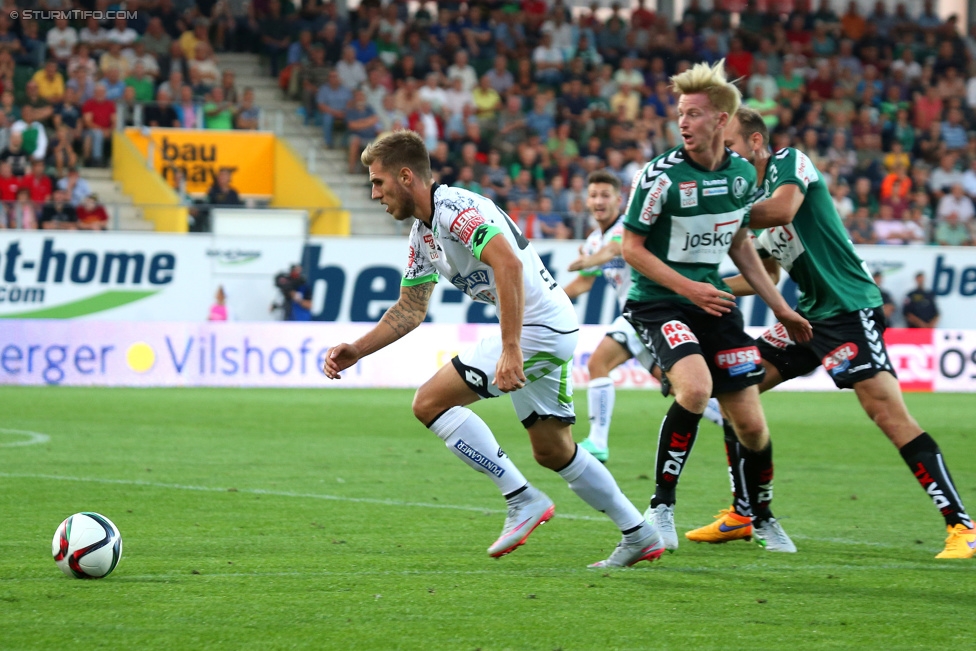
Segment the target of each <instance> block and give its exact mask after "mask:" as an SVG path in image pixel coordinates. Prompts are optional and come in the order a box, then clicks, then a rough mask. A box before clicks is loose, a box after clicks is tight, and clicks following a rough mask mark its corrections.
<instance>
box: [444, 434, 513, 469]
mask: <svg viewBox="0 0 976 651" xmlns="http://www.w3.org/2000/svg"><path fill="white" fill-rule="evenodd" d="M454 449H455V450H457V451H458V452H460V453H461V454H463V455H464V456H466V457H467V458H469V459H471V460H472V461H474V462H475V463H476V464H478V465H479V466H481V467H482V468H484V469H485V472H487V473H489V474H492V475H494V476H495V477H501V476H502V475H504V474H505V469H504V468H502V467H501V466H499V465H498V464H497V463H495V462H494V461H492V460H491V459H489V458H488V457H486V456H485V455H483V454H481V453H480V452H478V451H477V450H475V449H474V448H472V447H471V446H470V445H468V444H467V443H465V442H464V440H462V439H458V442H457V443H455V444H454Z"/></svg>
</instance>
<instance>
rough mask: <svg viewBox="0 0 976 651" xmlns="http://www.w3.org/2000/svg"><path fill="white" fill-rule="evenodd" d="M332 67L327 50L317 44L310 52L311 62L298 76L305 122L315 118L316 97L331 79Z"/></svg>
mask: <svg viewBox="0 0 976 651" xmlns="http://www.w3.org/2000/svg"><path fill="white" fill-rule="evenodd" d="M329 70H330V67H329V65H328V64H327V63H326V60H325V48H323V47H322V46H321V45H320V44H318V43H315V44H313V45H312V49H311V50H310V52H309V60H308V61H307V62H305V63H303V64H302V65H301V66H300V67H299V69H298V73H297V75H296V88H297V87H299V85H300V87H301V94H300V97H301V100H302V107H303V108H304V109H305V120H306V122H308V121H309V120H310V119H312V118H313V117H314V116H315V114H316V113H315V109H316V102H315V95H316V93H318V90H319V88H320V87H322V86H323V85H325V84H326V82H327V81H328V78H329Z"/></svg>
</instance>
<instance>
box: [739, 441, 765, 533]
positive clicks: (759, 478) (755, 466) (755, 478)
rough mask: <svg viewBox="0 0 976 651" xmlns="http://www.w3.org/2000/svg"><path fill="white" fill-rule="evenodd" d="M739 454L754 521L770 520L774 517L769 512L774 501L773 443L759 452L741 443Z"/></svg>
mask: <svg viewBox="0 0 976 651" xmlns="http://www.w3.org/2000/svg"><path fill="white" fill-rule="evenodd" d="M739 452H740V454H742V461H743V463H742V474H743V475H745V480H746V491H747V493H748V495H749V504H751V505H752V516H753V519H755V520H768V519H770V518H771V517H773V512H772V511H770V510H769V503H770V502H772V501H773V442H772V441H769V442H768V443H766V447H764V448H763V449H762V450H759V451H758V452H757V451H753V450H750V449H749V448H747V447H746V446H744V445H742V444H741V443H740V444H739Z"/></svg>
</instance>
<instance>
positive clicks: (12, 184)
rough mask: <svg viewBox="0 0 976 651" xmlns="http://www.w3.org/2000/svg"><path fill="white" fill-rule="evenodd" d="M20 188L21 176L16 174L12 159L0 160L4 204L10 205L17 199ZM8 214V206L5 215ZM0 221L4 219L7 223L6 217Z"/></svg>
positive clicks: (0, 195)
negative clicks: (11, 162)
mask: <svg viewBox="0 0 976 651" xmlns="http://www.w3.org/2000/svg"><path fill="white" fill-rule="evenodd" d="M18 190H20V177H19V176H17V175H15V174H14V171H13V166H12V165H11V164H10V160H9V159H2V160H0V201H2V202H3V204H4V206H9V205H10V204H11V203H12V202H13V201H16V199H17V191H18ZM28 196H29V194H28ZM6 214H7V213H6V208H4V212H3V216H4V217H6ZM0 221H3V225H5V224H6V221H5V219H4V220H0Z"/></svg>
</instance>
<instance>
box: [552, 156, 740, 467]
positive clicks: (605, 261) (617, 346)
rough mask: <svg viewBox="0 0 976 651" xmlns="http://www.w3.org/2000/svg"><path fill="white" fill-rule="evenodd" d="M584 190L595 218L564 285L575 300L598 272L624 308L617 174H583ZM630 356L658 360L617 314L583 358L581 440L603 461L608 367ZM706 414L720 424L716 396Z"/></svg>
mask: <svg viewBox="0 0 976 651" xmlns="http://www.w3.org/2000/svg"><path fill="white" fill-rule="evenodd" d="M586 192H587V195H586V207H587V208H588V209H589V211H590V214H591V215H593V218H594V219H595V220H596V223H597V228H595V229H593V232H592V233H590V236H589V237H587V238H586V241H585V242H583V246H581V247H580V256H579V257H578V258H577V259H576V260H573V262H572V263H571V264H570V265H569V270H570V271H578V272H579V275H578V276H577V277H576V278H574V279H573V280H572V281H571V282H570V283H569V284H567V285H566V286H565V287H563V289H565V290H566V293H567V294H568V295H569V297H570V298H571V299H574V298H576V297H577V296H580V295H582V294H585V293H586V292H588V291H590V290H591V289H592V288H593V283H594V282H595V281H596V279H597V277H599V276H603V278H604V279H605V280H606V282H607V285H609V286H610V288H611V289H612V290H613V291H614V292H615V293H616V294H617V301H618V304H619V306H620V309H621V310H623V307H624V303H625V302H626V301H627V293H628V292H629V291H630V284H631V268H630V265H628V264H627V263H626V262H624V258H623V256H622V255H621V252H620V248H621V242H622V240H623V234H624V217H623V215H621V214H620V200H621V196H620V179H619V178H617V177H616V176H615V175H614V174H611V173H610V172H607V171H606V170H597V171H595V172H593V173H591V174H590V176H589V177H588V178H587V180H586ZM632 357H633V358H635V359H637V361H638V362H640V364H641V366H643V367H644V368H645V369H647V370H651V369H652V368H654V367H655V365H656V364H657V362H656V361H655V359H654V353H653V352H651V351H650V349H648V347H647V346H645V345H644V342H642V341H641V340H640V337H639V336H638V335H637V331H636V330H634V326H632V325H630V323H629V322H628V321H627V320H626V319H625V318H623V317H622V316H618V317H617V318H616V319H614V321H613V323H612V324H611V325H610V328H609V329H608V330H607V335H606V337H604V338H603V339H602V340H601V341H600V343H599V345H598V346H597V347H596V350H594V351H593V353H592V354H591V355H590V358H589V360H588V361H587V363H586V366H587V370H588V371H589V373H590V382H589V384H588V385H587V390H586V400H587V403H588V404H589V408H590V409H589V415H590V431H589V434H588V435H587V437H586V438H585V439H583V440H582V441H580V444H579V445H580V447H583V448H585V449H586V450H587V451H589V452H590V454H592V455H593V456H594V457H596V458H597V459H598V460H600V461H603V462H606V461H607V460H608V459H609V458H610V446H609V444H608V439H609V436H610V421H611V419H612V417H613V405H614V402H615V399H616V390H615V388H614V383H613V379H612V378H611V377H610V372H611V371H612V370H613V369H615V368H617V367H618V366H620V365H621V364H623V363H624V362H626V361H627V360H629V359H630V358H632ZM705 417H706V418H708V419H709V420H711V421H712V422H714V423H716V424H717V425H718V426H719V427H721V426H722V414H721V411H720V409H719V406H718V401H717V400H716V399H715V398H712V399H711V400H709V401H708V406H707V407H706V408H705Z"/></svg>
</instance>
